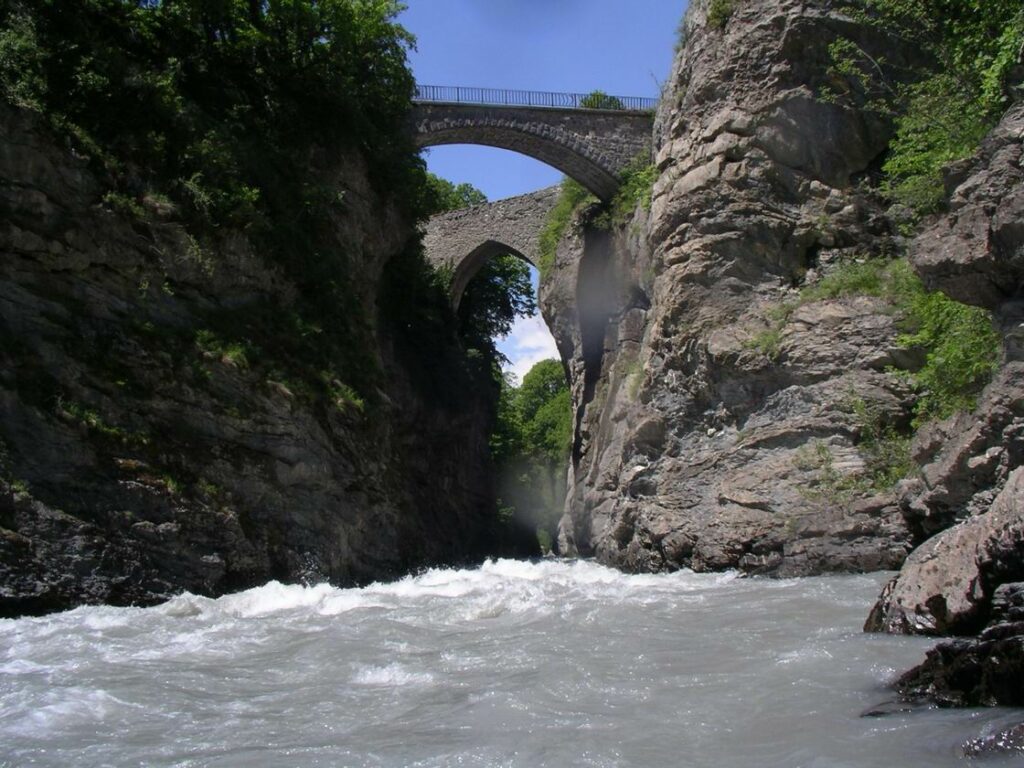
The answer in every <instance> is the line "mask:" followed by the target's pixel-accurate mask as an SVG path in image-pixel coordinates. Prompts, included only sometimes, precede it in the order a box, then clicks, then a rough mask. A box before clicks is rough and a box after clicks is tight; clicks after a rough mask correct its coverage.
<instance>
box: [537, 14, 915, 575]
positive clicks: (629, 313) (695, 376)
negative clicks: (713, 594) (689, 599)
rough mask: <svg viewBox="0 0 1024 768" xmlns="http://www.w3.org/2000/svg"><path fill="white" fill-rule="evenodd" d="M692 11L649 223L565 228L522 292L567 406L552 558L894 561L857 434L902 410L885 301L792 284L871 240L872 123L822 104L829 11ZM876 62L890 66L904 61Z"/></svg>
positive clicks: (842, 27)
mask: <svg viewBox="0 0 1024 768" xmlns="http://www.w3.org/2000/svg"><path fill="white" fill-rule="evenodd" d="M705 10H706V4H705V3H701V2H695V3H692V4H691V8H690V11H689V13H688V17H687V19H686V21H685V24H684V29H683V34H684V36H685V44H684V45H683V47H682V49H681V52H680V54H679V56H678V58H677V60H676V62H675V65H674V67H673V70H672V73H671V79H670V81H669V83H668V86H667V89H666V93H665V96H664V98H663V101H662V106H661V109H660V111H659V114H658V119H657V121H656V126H655V133H654V138H655V161H656V163H657V168H658V171H659V177H658V180H657V182H656V184H655V186H654V194H653V202H652V205H651V208H650V211H649V212H648V213H645V212H643V211H639V210H638V212H637V215H636V218H635V219H634V221H632V222H631V223H629V224H628V225H626V226H625V227H622V228H620V229H617V230H615V231H613V232H610V233H609V232H604V231H600V230H599V229H595V228H588V227H587V226H586V225H585V219H586V216H584V224H583V225H582V226H580V227H577V228H576V229H575V230H574V232H573V233H572V234H571V235H570V236H569V237H567V238H566V239H565V240H563V243H562V244H561V246H560V249H559V252H558V255H557V260H556V265H555V270H554V271H553V273H552V275H551V276H550V277H549V278H548V279H547V280H545V282H544V284H543V285H542V289H541V299H542V308H543V311H544V314H545V317H546V318H547V319H548V322H549V325H550V326H551V327H552V329H553V332H554V334H555V337H556V341H557V342H558V345H559V349H560V350H561V352H562V355H563V358H564V359H566V360H568V361H569V363H568V365H569V368H570V373H571V377H572V384H573V395H574V404H575V407H576V419H577V424H576V438H575V445H574V449H573V460H572V467H571V470H570V472H571V477H570V479H571V489H570V493H569V498H568V500H567V504H566V510H567V511H566V515H565V517H564V519H563V522H562V527H561V531H562V533H561V545H562V548H563V551H564V552H568V553H579V554H583V555H593V556H596V557H597V558H598V559H599V560H600V561H601V562H604V563H607V564H610V565H614V566H617V567H620V568H624V569H627V570H632V571H658V570H668V569H675V568H681V567H691V568H694V569H697V570H708V569H723V568H740V569H743V570H745V571H748V572H754V573H775V574H780V575H796V574H809V573H820V572H825V571H850V570H875V569H885V568H896V567H898V566H899V565H900V564H901V563H902V561H903V559H904V557H905V555H906V553H907V551H908V550H909V548H910V543H911V535H910V531H909V530H908V527H907V525H906V523H905V521H904V518H903V516H902V515H901V514H900V510H899V508H898V505H897V503H896V498H895V496H894V495H893V494H892V493H889V492H884V491H882V490H881V489H879V491H877V492H876V491H875V490H874V489H873V487H872V486H873V481H872V480H871V477H872V472H873V471H874V469H873V466H872V464H873V461H874V459H873V457H872V456H871V455H870V454H869V451H868V450H867V446H866V444H867V443H868V442H869V437H870V433H871V432H872V430H877V429H878V426H879V425H880V424H884V425H887V426H891V427H892V428H894V429H896V430H899V429H903V428H905V427H906V426H907V424H908V422H909V410H910V407H911V395H910V392H909V391H908V388H907V386H906V384H905V383H904V382H903V381H902V380H901V379H900V378H899V377H898V376H894V375H892V374H891V373H889V372H888V370H889V369H890V367H891V366H907V365H913V363H914V361H913V360H911V359H908V357H907V352H906V351H905V350H903V349H901V347H900V345H899V344H898V343H897V336H898V334H899V329H898V328H897V325H896V322H895V319H894V317H893V315H892V313H891V311H890V309H891V308H890V307H889V306H888V305H887V304H886V303H885V301H883V300H881V299H877V298H870V297H849V298H832V299H819V300H810V299H808V298H806V295H802V294H801V293H800V289H801V288H802V287H805V286H810V285H813V284H814V283H815V282H816V281H818V280H820V279H822V277H823V276H826V275H828V274H829V273H830V272H831V271H832V270H833V269H835V268H836V265H837V264H839V263H841V262H849V261H851V260H854V259H858V258H861V259H862V258H865V257H867V256H869V255H870V254H871V253H873V252H881V251H884V250H885V249H886V247H887V245H888V242H889V241H888V238H889V233H888V228H887V224H886V221H885V218H884V216H883V215H882V214H881V212H880V211H879V209H878V208H877V207H876V205H875V203H874V202H873V201H872V200H871V199H869V198H867V197H865V196H863V195H862V194H861V193H859V192H858V188H857V181H858V179H859V178H860V177H861V176H862V175H864V174H865V173H867V172H868V171H869V170H870V169H871V167H872V163H874V162H875V160H876V158H877V157H878V156H879V154H880V153H881V152H882V151H883V150H884V148H885V146H886V143H887V141H888V139H889V133H888V128H887V126H886V125H885V124H883V123H881V122H878V121H877V120H875V119H874V118H872V117H870V116H866V115H865V114H863V113H860V112H857V111H854V110H846V109H843V108H841V107H839V106H836V105H831V104H827V103H824V102H823V101H822V100H820V99H818V98H817V91H818V89H819V88H820V87H821V86H822V85H823V84H824V78H825V77H826V70H827V62H828V52H827V49H828V46H829V44H830V42H831V41H832V40H834V39H836V37H837V36H838V35H840V34H842V35H846V36H852V37H854V38H856V39H858V40H859V41H860V42H861V44H862V45H863V46H864V47H865V48H866V49H869V50H870V49H872V48H873V47H882V46H883V44H882V43H880V41H878V40H875V39H873V38H872V36H871V35H872V33H871V32H870V31H869V30H866V29H862V28H860V27H858V26H857V25H856V24H855V23H853V22H852V21H850V20H849V19H848V18H845V17H843V16H841V15H839V14H838V13H837V12H836V11H835V10H833V9H832V7H831V4H829V3H825V2H820V3H819V2H810V3H808V2H795V1H791V0H749V1H748V2H743V3H737V4H735V10H734V12H733V14H732V16H731V17H730V18H729V20H728V22H727V23H726V24H725V26H724V28H723V29H720V30H719V29H712V28H709V27H708V26H707V25H706V22H705ZM888 48H889V50H887V51H886V55H887V56H888V57H889V58H891V59H893V60H895V59H896V58H898V56H899V52H898V51H896V50H892V49H891V46H888Z"/></svg>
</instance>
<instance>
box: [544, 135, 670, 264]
mask: <svg viewBox="0 0 1024 768" xmlns="http://www.w3.org/2000/svg"><path fill="white" fill-rule="evenodd" d="M657 178H658V170H657V168H656V167H655V166H654V164H653V163H651V161H650V156H649V152H648V151H644V152H642V153H640V154H639V155H638V156H637V157H636V158H634V159H633V161H632V162H631V163H630V164H629V165H628V166H627V167H626V169H625V170H624V171H623V172H622V175H621V177H620V185H619V189H618V191H617V192H616V194H615V197H614V198H612V200H611V201H610V202H608V203H601V202H600V201H599V200H598V199H597V198H596V197H595V196H594V195H592V194H591V193H590V192H589V191H587V189H586V188H585V187H584V186H583V185H582V184H580V183H579V182H577V181H574V180H573V179H570V178H567V177H566V178H563V179H562V184H561V193H560V194H559V196H558V200H557V201H556V202H555V205H554V207H553V208H552V209H551V211H550V212H549V213H548V216H547V219H546V221H545V222H544V228H543V229H542V230H541V233H540V243H539V245H540V264H538V269H539V271H540V275H541V279H544V278H545V277H546V276H547V275H548V274H549V273H550V271H551V269H552V267H554V264H555V254H556V251H557V250H558V244H559V242H561V240H562V238H563V237H565V233H566V231H567V230H568V229H569V225H570V223H571V222H572V220H573V217H574V216H576V215H577V214H578V212H579V211H580V209H582V208H583V207H585V206H595V208H594V210H593V212H592V215H591V216H590V223H591V224H592V225H594V226H596V227H598V228H601V229H606V228H609V227H612V226H622V225H623V224H625V223H626V222H627V221H629V218H630V217H631V216H632V215H633V212H634V211H635V210H636V207H637V205H640V206H642V207H643V209H644V210H645V211H647V210H650V208H651V195H652V192H653V189H654V182H655V181H656V180H657Z"/></svg>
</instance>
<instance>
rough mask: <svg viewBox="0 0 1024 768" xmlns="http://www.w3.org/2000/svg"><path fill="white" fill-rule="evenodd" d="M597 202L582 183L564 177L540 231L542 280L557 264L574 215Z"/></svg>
mask: <svg viewBox="0 0 1024 768" xmlns="http://www.w3.org/2000/svg"><path fill="white" fill-rule="evenodd" d="M596 202H597V198H596V197H594V196H593V195H592V194H590V192H588V191H587V190H586V188H585V187H584V186H583V185H582V184H580V183H579V182H577V181H573V180H572V179H569V178H565V179H562V189H561V193H560V194H559V196H558V201H557V202H556V203H555V206H554V208H552V209H551V211H550V213H548V217H547V220H546V221H545V222H544V228H543V229H542V230H541V233H540V263H539V264H538V265H537V269H538V270H539V271H540V276H541V279H542V280H543V279H544V278H545V277H546V276H547V275H548V274H549V273H550V272H551V268H552V267H554V265H555V252H556V251H557V250H558V244H559V242H561V240H562V238H563V237H564V236H565V232H566V230H567V229H568V228H569V223H570V222H571V221H572V217H573V215H574V214H575V213H576V211H577V210H579V208H580V207H581V206H582V205H584V204H587V203H596Z"/></svg>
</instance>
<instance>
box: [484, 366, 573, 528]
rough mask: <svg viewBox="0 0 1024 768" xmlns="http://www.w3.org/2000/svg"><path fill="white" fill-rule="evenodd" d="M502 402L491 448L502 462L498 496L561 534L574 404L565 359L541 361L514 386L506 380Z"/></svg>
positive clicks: (520, 515)
mask: <svg viewBox="0 0 1024 768" xmlns="http://www.w3.org/2000/svg"><path fill="white" fill-rule="evenodd" d="M502 384H503V386H502V395H501V398H502V403H503V404H504V406H503V407H502V408H500V409H499V421H498V426H497V428H496V429H495V432H494V437H493V438H492V440H491V450H492V453H493V455H494V457H495V460H496V461H497V463H498V470H499V495H500V497H501V499H502V502H503V505H504V506H505V507H506V509H509V510H511V511H512V514H513V515H514V517H516V518H517V519H519V520H521V521H523V522H525V523H527V524H528V525H530V526H531V527H533V528H534V529H536V531H537V536H538V540H540V541H541V542H547V546H548V547H550V542H551V541H552V540H553V539H554V537H555V535H556V534H557V526H558V520H559V518H560V517H561V514H562V505H563V503H564V501H565V494H566V469H567V464H568V460H569V451H570V443H571V440H572V408H571V398H570V393H569V386H568V383H567V382H566V379H565V372H564V370H563V369H562V364H561V363H560V362H559V361H557V360H543V361H541V362H539V363H537V364H536V365H534V367H533V368H531V369H530V371H529V372H528V373H527V374H526V375H525V376H524V377H523V383H522V384H521V385H520V386H519V387H514V386H513V384H512V382H511V381H510V380H509V379H508V378H507V377H506V378H505V379H504V380H503V382H502Z"/></svg>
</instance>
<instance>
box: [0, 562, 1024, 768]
mask: <svg viewBox="0 0 1024 768" xmlns="http://www.w3.org/2000/svg"><path fill="white" fill-rule="evenodd" d="M884 580H885V576H884V575H871V576H843V577H821V578H812V579H793V580H783V581H770V580H761V579H741V578H737V577H736V576H735V575H731V574H717V575H712V574H692V573H677V574H671V575H656V576H652V575H642V576H630V575H624V574H621V573H618V572H616V571H612V570H609V569H606V568H603V567H601V566H598V565H595V564H593V563H589V562H582V561H577V562H562V561H554V560H551V561H543V562H539V563H528V562H519V561H510V560H501V561H497V562H490V563H487V564H485V565H484V566H483V567H482V568H479V569H473V570H431V571H427V572H425V573H423V574H420V575H418V576H411V577H408V578H405V579H402V580H401V581H397V582H394V583H391V584H374V585H371V586H368V587H365V588H363V589H336V588H334V587H331V586H329V585H320V586H313V587H301V586H283V585H281V584H277V583H270V584H267V585H265V586H263V587H260V588H257V589H252V590H249V591H247V592H242V593H239V594H235V595H229V596H227V597H222V598H220V599H217V600H211V599H207V598H202V597H196V596H192V595H182V596H180V597H178V598H176V599H174V600H172V601H170V602H168V603H165V604H164V605H161V606H157V607H155V608H146V609H139V608H106V607H99V608H79V609H76V610H73V611H69V612H66V613H62V614H57V615H52V616H47V617H43V618H30V619H19V620H4V621H0V765H3V766H29V765H31V766H245V767H246V768H248V767H250V766H275V767H277V766H524V767H525V766H529V767H530V768H533V767H535V766H608V767H609V768H610V767H611V766H709V767H710V766H713V767H714V768H733V767H734V766H735V767H738V766H758V767H760V768H770V767H772V766H780V767H781V766H785V768H794V767H796V766H806V767H808V768H810V767H814V768H818V767H821V768H825V767H828V768H841V767H846V766H850V767H851V768H852V767H853V766H886V767H888V766H902V767H904V768H913V767H914V766H927V767H928V768H941V766H957V765H961V766H962V765H969V764H972V762H971V761H969V760H966V759H965V758H963V757H960V756H959V749H958V748H959V745H960V744H961V742H963V741H965V740H966V739H968V738H971V737H974V736H977V735H978V734H980V733H990V732H992V731H994V730H998V729H999V728H1000V727H1003V726H1005V725H1008V724H1010V723H1013V722H1017V721H1019V719H1020V717H1019V713H1012V712H1008V711H1005V710H1003V711H1000V710H985V711H942V710H926V711H919V712H915V713H909V714H897V715H890V716H887V717H883V718H863V717H860V716H859V714H860V712H862V711H863V710H864V709H865V708H867V707H869V706H872V705H875V704H878V703H879V702H881V701H885V700H886V699H888V698H891V695H890V694H889V692H888V691H887V690H886V689H885V687H884V684H885V682H886V681H887V680H889V679H891V678H892V676H893V675H894V674H896V673H897V672H898V671H900V670H903V669H905V668H907V667H909V666H912V665H913V664H914V663H916V662H917V661H919V660H920V659H921V658H922V657H923V654H924V651H925V649H926V648H927V647H928V646H929V644H930V641H924V640H920V639H911V638H899V637H888V636H881V635H866V634H864V633H862V632H861V631H860V627H861V624H862V622H863V620H864V617H865V616H866V614H867V612H868V609H869V607H870V606H871V604H872V601H873V600H874V599H875V597H876V596H877V594H878V591H879V588H880V587H881V585H882V584H883V582H884ZM1014 714H1017V718H1016V719H1014V717H1013V716H1014ZM984 764H985V765H986V766H995V765H1003V764H1007V765H1008V764H1011V763H1010V762H1005V761H1003V760H998V759H997V760H991V759H989V760H986V761H985V762H984ZM1013 764H1017V763H1013Z"/></svg>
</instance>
